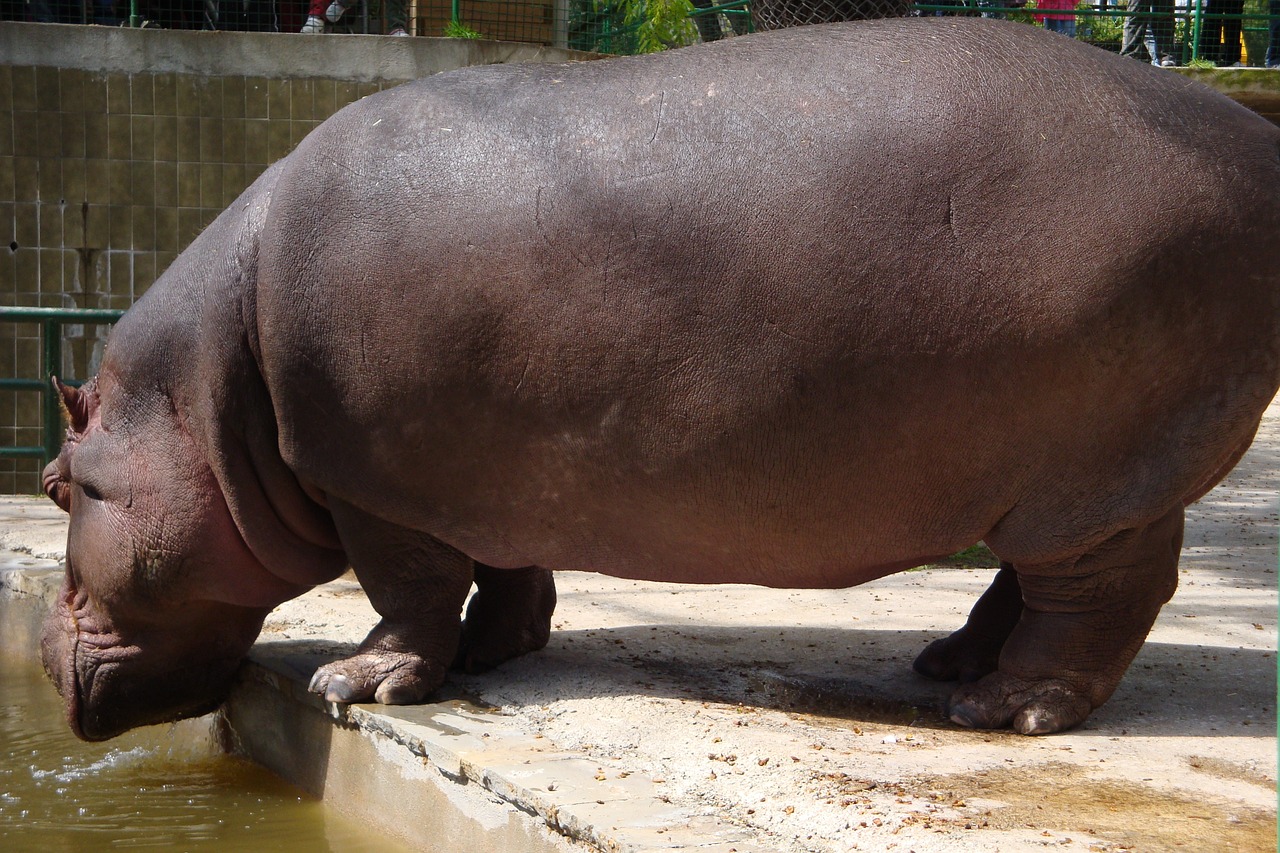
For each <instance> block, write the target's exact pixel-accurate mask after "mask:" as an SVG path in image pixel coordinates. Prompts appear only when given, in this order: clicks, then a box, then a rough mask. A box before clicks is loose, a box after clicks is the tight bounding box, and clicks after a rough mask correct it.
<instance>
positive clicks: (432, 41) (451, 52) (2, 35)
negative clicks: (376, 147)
mask: <svg viewBox="0 0 1280 853" xmlns="http://www.w3.org/2000/svg"><path fill="white" fill-rule="evenodd" d="M0 57H3V60H2V63H3V64H5V65H41V66H56V67H59V68H73V69H78V70H82V71H93V72H97V73H102V74H108V73H120V74H141V73H166V72H170V73H177V74H200V75H207V76H225V75H242V76H246V77H268V78H277V79H279V78H292V77H299V78H305V77H332V78H335V79H341V80H351V81H355V82H359V83H399V82H403V81H406V80H416V79H417V78H419V77H425V76H427V75H430V74H435V73H437V72H440V71H448V70H451V69H454V68H462V67H465V66H469V65H493V64H498V63H506V62H567V61H570V60H574V59H592V58H595V54H588V53H582V52H579V51H572V50H562V49H560V48H554V47H544V46H542V45H536V44H524V43H519V42H500V41H489V40H480V39H446V38H393V37H390V36H376V35H368V36H366V35H341V36H336V35H335V36H304V35H299V34H297V33H238V32H205V31H199V30H159V29H155V30H153V29H145V30H143V29H130V28H128V27H96V26H90V27H86V26H80V25H73V24H28V23H19V22H12V21H4V22H0Z"/></svg>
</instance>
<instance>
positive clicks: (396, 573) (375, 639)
mask: <svg viewBox="0 0 1280 853" xmlns="http://www.w3.org/2000/svg"><path fill="white" fill-rule="evenodd" d="M329 509H330V512H331V513H332V515H333V520H334V523H335V526H336V527H337V531H338V536H339V538H340V539H341V540H342V545H343V547H344V548H345V549H346V552H347V559H348V560H349V561H350V563H351V567H352V568H353V569H354V570H355V573H356V577H357V578H358V579H359V580H360V585H361V586H362V587H364V590H365V593H366V594H367V595H368V596H369V602H370V604H372V605H373V609H374V610H376V611H378V615H380V616H381V617H382V621H380V622H379V623H378V624H377V625H376V626H375V627H374V629H373V630H372V631H370V632H369V636H368V637H366V638H365V640H364V642H363V643H361V644H360V647H359V649H357V650H356V653H355V654H354V655H353V656H351V657H349V658H346V659H344V660H340V661H335V662H334V663H331V664H327V665H325V666H322V667H320V668H319V669H318V670H316V674H315V676H314V677H313V678H312V679H311V685H310V687H309V688H308V689H310V690H311V691H312V692H313V693H319V694H321V695H323V696H324V698H325V699H327V700H329V701H330V702H363V701H367V700H369V699H371V698H372V699H374V700H376V701H378V702H381V703H383V704H385V705H406V704H412V703H414V702H420V701H422V699H424V698H425V697H426V696H427V694H429V693H430V692H431V691H433V690H435V689H436V688H437V687H439V686H440V685H441V683H442V682H443V681H444V677H445V673H446V671H447V670H448V667H449V664H450V662H451V661H452V660H453V659H454V655H455V654H456V653H457V650H458V639H459V635H460V630H459V625H458V614H459V612H461V610H462V603H463V601H464V600H465V599H466V596H467V592H468V590H470V588H471V574H472V560H471V559H470V558H469V557H467V556H466V555H465V554H463V553H462V552H460V551H457V550H455V549H453V548H450V547H449V546H448V545H445V544H444V543H442V542H440V541H438V540H436V539H434V538H432V537H431V536H428V535H426V534H425V533H421V532H419V531H416V530H409V529H407V528H404V527H399V526H397V525H394V524H390V523H388V522H386V521H383V520H382V519H379V518H375V517H373V516H370V515H368V514H367V513H364V512H362V511H360V510H357V509H355V508H354V507H351V506H349V505H346V504H343V503H341V502H340V501H337V500H334V499H331V500H330V505H329Z"/></svg>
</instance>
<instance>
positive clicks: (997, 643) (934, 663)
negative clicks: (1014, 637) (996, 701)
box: [912, 628, 1005, 683]
mask: <svg viewBox="0 0 1280 853" xmlns="http://www.w3.org/2000/svg"><path fill="white" fill-rule="evenodd" d="M1004 641H1005V638H1004V637H990V636H978V635H975V634H974V633H973V632H972V631H970V630H968V629H966V628H961V629H960V630H959V631H956V632H955V633H953V634H951V635H950V636H948V637H943V638H942V639H940V640H934V641H933V642H932V643H930V644H929V645H928V646H927V647H926V648H925V650H924V651H922V652H921V653H920V654H919V655H918V656H917V657H916V659H915V662H914V663H912V667H913V668H914V669H915V671H916V672H918V673H920V674H921V675H923V676H924V677H925V678H932V679H933V680H935V681H960V682H961V683H967V682H970V681H977V680H978V679H980V678H982V677H983V676H986V675H990V674H991V673H993V672H995V671H996V669H997V668H998V666H999V661H1000V649H1002V648H1004Z"/></svg>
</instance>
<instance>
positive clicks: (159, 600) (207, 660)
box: [41, 368, 302, 740]
mask: <svg viewBox="0 0 1280 853" xmlns="http://www.w3.org/2000/svg"><path fill="white" fill-rule="evenodd" d="M54 384H55V386H56V387H57V389H58V391H59V393H60V394H61V395H62V399H63V402H64V403H65V405H66V409H67V413H68V419H69V422H70V426H69V429H68V432H67V440H66V444H65V445H64V446H63V448H62V451H61V453H60V454H59V456H58V458H57V459H56V460H54V461H53V462H51V463H50V464H49V465H48V467H46V468H45V470H44V489H45V492H46V493H47V494H48V495H49V497H50V498H52V499H53V500H54V502H56V503H57V504H58V506H60V507H62V509H63V510H65V511H66V512H68V513H69V514H70V516H71V523H70V531H69V535H68V540H67V551H66V576H65V578H64V580H63V583H62V589H61V591H60V592H59V594H58V599H57V602H56V604H55V605H54V607H53V610H52V612H51V613H50V615H49V617H48V618H47V620H46V622H45V626H44V631H43V636H42V639H41V656H42V658H43V660H44V666H45V670H46V671H47V672H48V673H49V676H50V677H51V678H52V679H53V682H54V684H55V685H57V688H58V691H59V692H60V693H61V694H62V697H63V699H64V701H65V702H66V708H67V719H68V722H69V723H70V725H71V728H72V729H73V730H74V731H75V733H76V734H77V735H78V736H79V737H81V738H83V739H85V740H105V739H107V738H111V737H114V736H116V735H118V734H120V733H121V732H124V731H126V730H127V729H130V728H133V727H135V726H140V725H147V724H151V723H161V722H167V721H171V720H176V719H179V718H182V717H189V716H195V715H197V714H201V713H204V712H206V711H209V710H212V709H213V708H214V707H216V706H217V705H218V703H219V702H221V701H222V699H223V698H224V697H225V696H226V694H227V691H228V690H229V688H230V684H231V680H232V676H233V674H234V672H235V670H236V668H237V666H238V664H239V662H240V661H241V659H242V658H243V657H244V655H245V654H246V652H247V651H248V649H249V647H250V645H252V643H253V641H254V639H255V638H256V636H257V634H258V632H259V630H260V629H261V627H262V621H263V619H264V618H265V617H266V614H267V613H268V612H269V611H270V609H271V608H272V607H273V606H275V605H276V604H278V603H280V602H281V601H284V600H285V599H287V598H291V597H293V596H294V595H297V594H298V593H299V592H300V591H302V590H300V589H299V588H296V587H294V586H292V585H291V584H287V583H285V582H283V581H281V580H280V579H278V578H276V577H274V576H273V575H271V574H270V573H269V572H268V571H267V570H266V569H265V568H264V567H263V565H262V564H261V563H260V562H259V561H258V560H257V559H256V558H255V557H254V556H253V554H252V552H251V551H250V550H249V548H248V546H247V545H246V544H245V542H244V540H243V539H242V537H241V536H240V534H239V531H238V530H237V528H236V525H235V523H234V522H233V520H232V517H231V514H230V512H229V510H228V508H227V504H226V500H225V499H224V496H223V492H222V490H221V489H220V488H219V486H218V483H217V480H216V479H215V477H214V475H213V473H212V470H211V468H210V466H209V464H208V463H207V461H205V456H204V454H203V453H202V452H201V451H200V448H199V446H198V443H197V440H196V438H195V437H194V436H193V435H192V432H191V430H189V429H188V428H187V424H186V419H185V417H184V416H183V415H182V414H181V411H180V407H179V406H177V405H175V404H174V402H173V401H172V400H171V399H170V398H169V397H168V396H167V395H166V394H164V393H162V392H161V391H159V390H157V389H154V388H152V389H148V390H147V391H146V392H144V393H143V394H138V393H125V392H124V391H123V390H122V389H121V388H120V387H119V385H118V384H117V383H116V382H115V381H114V379H113V377H112V376H111V375H110V374H109V373H108V372H107V371H106V370H105V368H104V372H103V373H102V374H100V375H99V377H98V378H97V379H95V380H93V381H91V382H89V383H87V384H86V385H85V386H84V387H83V388H81V389H75V388H70V387H67V386H64V385H62V384H61V383H59V382H58V381H57V379H54Z"/></svg>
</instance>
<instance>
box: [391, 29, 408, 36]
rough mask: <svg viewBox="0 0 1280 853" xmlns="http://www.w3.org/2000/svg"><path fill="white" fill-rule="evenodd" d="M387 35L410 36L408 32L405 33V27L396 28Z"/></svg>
mask: <svg viewBox="0 0 1280 853" xmlns="http://www.w3.org/2000/svg"><path fill="white" fill-rule="evenodd" d="M387 35H389V36H407V35H409V34H408V33H406V32H405V31H404V27H396V28H395V29H394V30H392V31H391V32H389V33H387Z"/></svg>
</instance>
